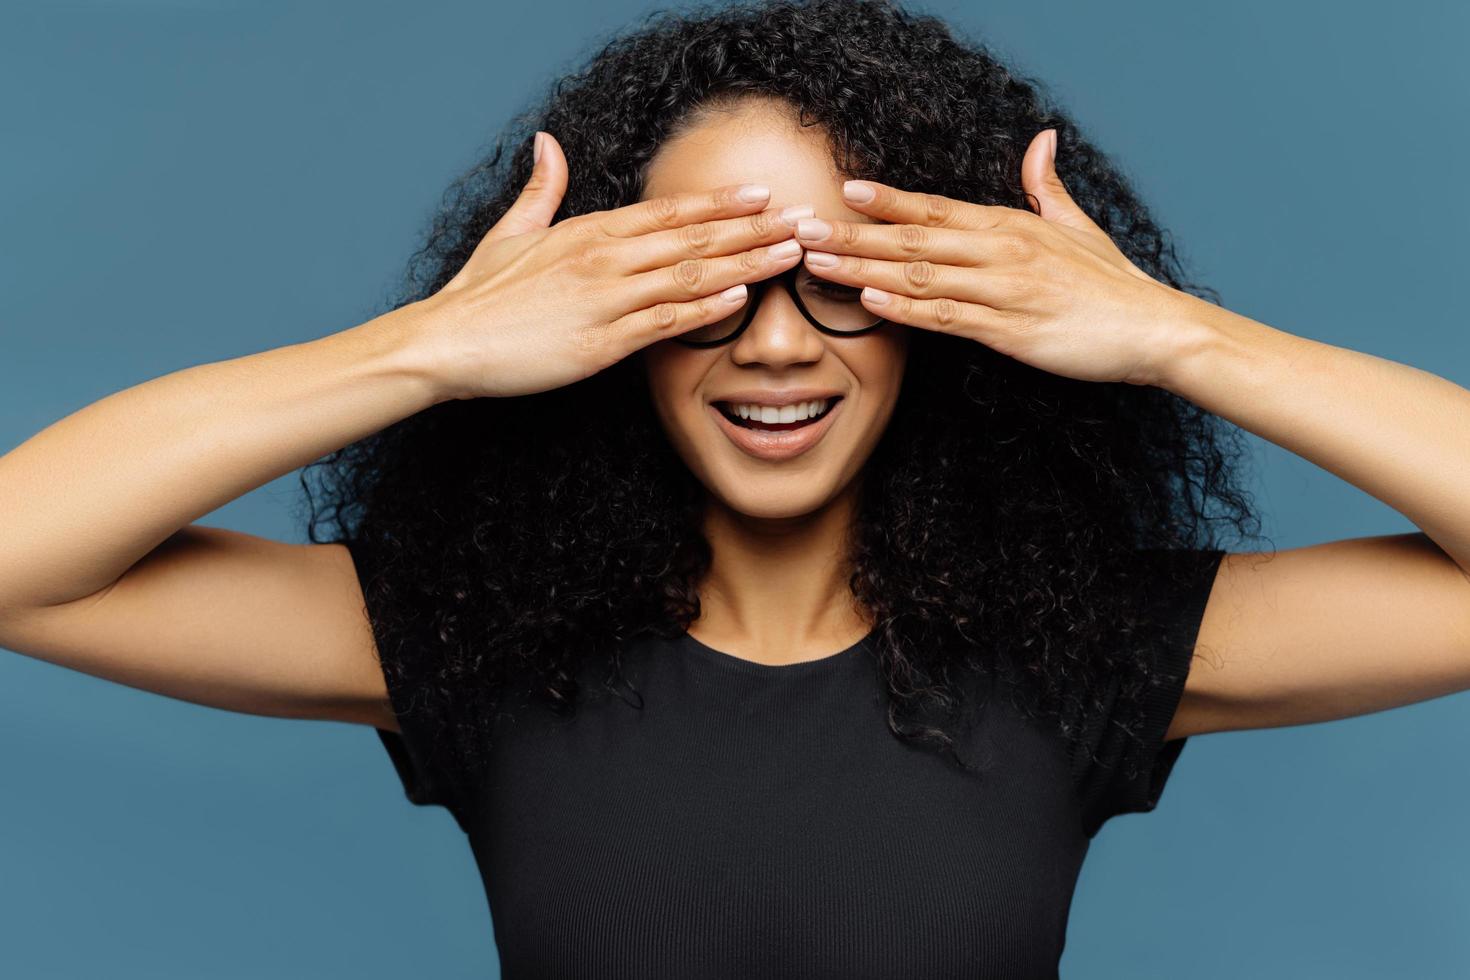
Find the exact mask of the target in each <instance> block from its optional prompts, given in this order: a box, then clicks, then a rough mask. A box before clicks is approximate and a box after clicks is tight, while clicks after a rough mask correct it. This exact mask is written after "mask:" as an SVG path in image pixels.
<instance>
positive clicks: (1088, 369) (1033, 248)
mask: <svg viewBox="0 0 1470 980" xmlns="http://www.w3.org/2000/svg"><path fill="white" fill-rule="evenodd" d="M1053 132H1054V131H1052V130H1043V131H1042V132H1041V133H1038V134H1037V136H1036V137H1035V138H1034V139H1033V140H1032V141H1031V145H1030V147H1028V148H1027V151H1026V156H1025V158H1024V159H1023V160H1022V163H1021V182H1022V185H1023V186H1024V187H1025V189H1026V191H1027V192H1028V193H1029V194H1030V195H1032V196H1033V197H1034V198H1035V199H1036V201H1037V202H1038V204H1039V206H1040V213H1039V214H1034V213H1032V212H1030V211H1022V210H1019V209H1016V208H1008V207H998V206H990V205H981V204H971V203H968V202H965V201H958V200H955V199H953V198H948V197H943V196H941V195H938V194H921V193H915V192H913V191H904V190H899V189H898V188H895V187H890V186H888V185H886V184H880V183H878V182H876V181H868V180H856V181H848V182H847V184H846V185H845V187H844V190H845V192H848V193H845V194H844V200H845V202H846V203H847V206H848V207H850V208H852V209H853V210H854V211H857V212H859V213H861V214H865V215H870V216H872V217H873V218H876V219H878V221H879V223H877V224H874V223H870V222H862V221H837V220H830V219H822V220H816V219H811V218H803V219H802V220H801V222H800V223H799V225H798V228H797V240H798V241H800V242H801V244H802V246H803V247H804V248H805V249H806V250H807V252H806V255H805V257H804V259H803V261H804V262H805V263H806V265H807V268H808V269H810V270H811V272H812V274H813V275H815V276H819V277H821V278H823V279H827V280H831V281H834V282H840V283H843V284H845V285H850V286H865V287H870V288H868V289H864V290H863V300H862V302H863V305H864V306H865V307H866V308H867V309H869V310H871V311H872V312H874V313H876V314H878V315H879V316H882V317H884V318H885V319H888V320H892V321H894V322H895V323H903V324H908V325H910V326H914V327H921V328H924V329H927V330H936V331H940V332H942V333H950V334H955V335H957V336H961V337H969V338H970V339H972V340H978V341H979V342H980V343H982V344H985V345H986V346H988V347H991V348H993V349H995V350H997V351H999V352H1000V353H1002V354H1005V355H1006V356H1008V357H1014V358H1016V359H1017V360H1019V361H1023V362H1025V363H1026V364H1029V365H1031V366H1032V367H1036V368H1040V369H1042V370H1044V371H1049V372H1051V373H1053V374H1060V375H1065V376H1066V377H1069V378H1077V379H1079V380H1082V381H1124V382H1128V383H1129V384H1140V385H1143V384H1150V385H1151V384H1158V383H1159V377H1160V374H1161V371H1162V369H1163V367H1164V364H1165V362H1166V360H1167V359H1168V358H1169V357H1170V356H1172V352H1173V350H1174V349H1175V347H1176V346H1177V342H1178V340H1179V334H1180V333H1181V332H1182V330H1183V323H1182V321H1183V320H1184V319H1185V316H1184V314H1183V311H1182V308H1183V306H1187V305H1188V304H1189V303H1190V302H1195V303H1198V302H1203V301H1202V300H1199V299H1197V298H1196V297H1194V296H1191V295H1190V294H1188V293H1184V292H1182V291H1180V290H1177V289H1175V288H1173V287H1172V286H1169V285H1167V284H1166V283H1161V282H1159V281H1158V280H1156V279H1154V278H1152V277H1150V276H1149V275H1148V274H1146V273H1145V272H1143V271H1142V270H1140V269H1139V268H1138V267H1137V266H1136V265H1134V264H1133V263H1132V262H1130V261H1129V260H1128V258H1127V257H1126V256H1125V255H1124V254H1123V253H1122V252H1121V251H1119V250H1118V247H1117V246H1116V245H1114V244H1113V242H1112V240H1111V239H1110V238H1109V237H1108V236H1107V234H1106V233H1105V232H1104V231H1103V230H1102V229H1101V228H1100V227H1098V225H1097V224H1096V223H1094V222H1093V220H1092V219H1091V218H1089V217H1088V216H1087V214H1086V212H1084V211H1083V210H1082V209H1081V208H1080V207H1078V206H1077V204H1076V202H1074V201H1073V200H1072V198H1071V196H1070V195H1069V194H1068V193H1067V189H1066V187H1065V186H1063V184H1062V182H1061V179H1060V178H1058V177H1057V173H1056V170H1055V169H1054V167H1053V162H1052V157H1053V150H1052V140H1053V139H1054V136H1053V135H1049V134H1052V133H1053ZM854 188H859V189H860V188H871V189H872V190H873V191H875V192H876V193H875V195H874V196H873V198H872V200H870V201H866V202H863V201H859V200H854V199H853V197H852V196H851V194H850V191H851V190H852V189H854ZM824 224H825V225H826V226H827V227H828V229H830V230H829V231H827V233H826V234H825V235H822V237H819V238H813V237H809V236H808V235H807V234H803V233H804V232H808V231H815V232H817V233H818V234H819V235H821V233H822V232H823V231H824V229H823V227H822V226H823V225H824ZM824 255H826V256H831V257H832V258H833V259H835V261H836V264H835V265H822V264H820V263H821V261H822V258H823V256H824ZM874 290H877V291H878V292H877V294H876V295H874ZM884 293H886V294H887V296H888V298H887V299H886V300H884V299H883V294H884Z"/></svg>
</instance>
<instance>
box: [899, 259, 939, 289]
mask: <svg viewBox="0 0 1470 980" xmlns="http://www.w3.org/2000/svg"><path fill="white" fill-rule="evenodd" d="M937 276H938V273H937V272H936V271H935V269H934V265H933V263H931V262H929V261H928V260H926V259H920V260H919V261H917V262H906V263H904V267H903V279H904V282H905V283H907V284H908V285H909V286H910V287H911V288H912V289H914V290H916V291H920V292H922V291H923V290H925V289H927V288H928V287H929V286H931V285H933V284H934V280H935V278H937Z"/></svg>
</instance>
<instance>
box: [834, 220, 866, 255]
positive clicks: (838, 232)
mask: <svg viewBox="0 0 1470 980" xmlns="http://www.w3.org/2000/svg"><path fill="white" fill-rule="evenodd" d="M832 231H833V235H832V237H833V238H835V239H836V240H837V242H838V244H840V245H841V246H842V247H844V248H853V247H855V246H857V245H858V244H860V243H861V242H862V237H863V230H862V227H861V226H860V225H858V224H857V223H856V222H852V221H834V222H832Z"/></svg>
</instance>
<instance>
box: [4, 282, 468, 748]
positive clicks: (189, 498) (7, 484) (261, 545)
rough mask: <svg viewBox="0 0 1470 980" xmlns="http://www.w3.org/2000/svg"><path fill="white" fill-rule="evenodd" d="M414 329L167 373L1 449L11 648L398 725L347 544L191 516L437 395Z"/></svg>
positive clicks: (167, 689)
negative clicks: (284, 538)
mask: <svg viewBox="0 0 1470 980" xmlns="http://www.w3.org/2000/svg"><path fill="white" fill-rule="evenodd" d="M423 337H424V332H423V331H421V330H419V329H416V327H415V321H414V313H413V307H412V306H407V307H403V308H401V309H400V310H397V311H394V312H392V313H388V314H385V315H383V316H380V317H377V318H375V319H373V320H370V321H368V322H366V323H363V324H360V325H358V326H355V327H352V328H350V329H347V330H343V331H341V332H338V333H334V334H331V335H328V336H326V337H322V338H320V339H317V340H312V341H308V342H304V343H298V344H291V345H287V346H284V347H279V348H275V349H272V350H267V351H264V352H260V353H256V354H252V355H249V356H245V357H240V358H235V359H231V360H224V361H217V362H212V363H207V364H200V365H197V366H194V367H190V368H186V369H183V370H179V371H175V372H173V373H171V374H167V375H164V376H161V377H158V378H155V379H152V380H149V381H147V382H144V383H142V384H139V385H136V386H134V387H131V388H127V389H125V390H122V391H118V392H116V393H114V394H111V395H109V396H107V397H105V398H102V399H101V400H99V401H96V402H94V403H92V404H89V405H87V406H85V407H84V408H82V409H80V410H78V411H76V412H74V413H72V414H70V415H68V416H66V417H64V418H62V419H60V420H58V421H57V422H55V423H53V424H51V425H50V426H48V427H46V428H45V429H43V430H41V431H40V432H38V433H36V434H35V435H34V436H32V437H31V438H29V439H28V440H26V441H25V442H23V443H21V444H20V445H19V446H17V447H15V448H14V449H12V450H11V451H10V452H8V453H6V454H5V455H4V456H0V540H3V541H4V542H5V547H4V548H3V549H0V646H4V647H6V648H9V649H15V650H17V651H21V652H25V653H27V654H29V655H32V656H36V657H38V658H40V659H44V660H47V661H49V662H52V663H57V664H60V665H62V666H66V667H70V668H72V669H76V670H80V671H83V672H85V673H89V674H93V675H94V676H100V677H104V678H106V679H109V680H114V681H117V682H119V683H124V684H128V685H130V686H134V687H139V688H143V689H146V690H150V691H155V692H158V693H162V694H166V695H169V696H172V697H177V698H180V699H183V700H189V701H195V702H198V703H205V704H209V705H212V706H218V707H224V708H230V709H234V710H240V711H247V712H252V713H260V714H274V715H287V716H314V717H328V718H340V719H355V720H367V721H371V722H373V723H377V724H381V725H383V726H384V727H390V726H392V725H393V722H392V717H391V711H385V710H383V709H382V707H381V704H382V701H383V699H384V698H385V697H386V691H385V688H384V685H383V680H382V677H381V673H380V671H379V669H378V667H377V664H376V662H375V660H374V658H373V657H372V649H373V646H372V637H371V633H370V630H369V628H368V625H367V623H366V621H365V620H364V621H362V622H360V623H359V622H358V621H357V620H358V619H359V618H361V617H360V616H358V615H354V614H353V611H354V609H355V608H356V606H357V605H360V592H355V591H354V590H355V589H356V585H355V576H354V575H353V573H352V571H351V560H350V556H348V555H347V552H346V549H345V548H344V547H342V546H341V545H331V546H322V545H311V544H307V545H293V544H285V543H281V542H275V541H269V540H266V539H264V538H258V537H254V536H251V535H246V534H241V533H239V532H233V531H227V530H224V529H217V528H209V527H204V526H200V525H194V524H191V523H190V522H192V521H194V520H197V519H198V518H199V517H201V516H203V515H205V514H208V513H210V512H211V511H213V510H215V509H216V508H218V507H219V506H221V505H223V504H224V503H226V502H228V501H230V500H233V499H235V498H236V497H239V496H240V495H242V494H244V493H246V492H248V491H250V490H252V489H255V488H256V487H259V486H261V485H263V484H265V483H268V482H269V481H271V480H273V479H276V478H277V477H280V476H282V475H284V474H286V473H289V472H291V471H292V470H294V469H296V468H298V467H300V466H303V465H305V464H307V463H309V462H311V461H312V460H314V459H317V458H319V457H320V456H322V455H325V454H326V453H328V452H331V451H333V450H334V449H336V448H339V447H340V446H343V445H345V444H347V443H349V442H352V441H354V440H356V439H359V438H361V437H363V436H365V435H368V434H370V433H371V432H374V431H376V430H378V429H381V428H384V427H385V426H387V425H389V424H391V423H393V422H394V421H396V420H398V419H400V418H403V417H406V416H408V415H410V414H412V413H414V412H417V411H419V410H421V409H424V408H426V407H429V406H430V405H432V404H434V403H435V402H436V401H438V400H440V399H442V398H443V397H444V396H443V394H442V392H441V391H440V389H439V386H438V385H437V383H436V380H435V379H436V377H438V373H437V372H436V371H434V370H433V368H432V365H433V364H434V363H435V360H434V358H435V357H436V356H437V355H433V354H431V352H430V351H429V350H428V349H427V347H426V345H425V343H424V342H423ZM332 563H336V564H338V565H339V566H341V567H338V568H332V567H330V565H331V564H332ZM349 592H351V593H352V594H351V595H349V594H348V593H349ZM339 593H340V594H339ZM349 615H352V620H351V621H350V622H349V621H348V619H347V617H348V616H349ZM344 637H347V638H353V639H354V642H351V643H344V642H343V639H342V638H344Z"/></svg>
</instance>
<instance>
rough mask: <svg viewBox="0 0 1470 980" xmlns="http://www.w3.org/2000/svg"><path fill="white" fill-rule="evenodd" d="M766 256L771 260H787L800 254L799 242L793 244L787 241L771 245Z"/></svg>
mask: <svg viewBox="0 0 1470 980" xmlns="http://www.w3.org/2000/svg"><path fill="white" fill-rule="evenodd" d="M766 254H767V255H769V256H770V257H771V258H773V259H789V258H791V257H792V256H794V255H800V254H801V242H793V241H791V240H790V239H787V240H786V241H784V242H782V243H781V244H780V245H772V246H771V248H770V250H769V251H768V252H767V253H766Z"/></svg>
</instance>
